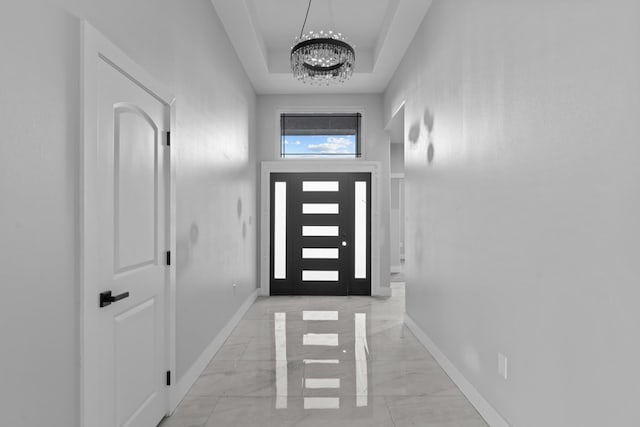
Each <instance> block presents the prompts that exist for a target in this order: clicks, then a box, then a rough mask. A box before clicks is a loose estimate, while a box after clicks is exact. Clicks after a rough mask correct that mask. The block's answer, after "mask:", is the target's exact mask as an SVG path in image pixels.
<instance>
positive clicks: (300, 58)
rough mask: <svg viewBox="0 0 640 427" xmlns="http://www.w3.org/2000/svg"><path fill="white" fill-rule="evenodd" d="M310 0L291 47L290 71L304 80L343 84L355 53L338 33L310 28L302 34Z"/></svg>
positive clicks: (317, 82)
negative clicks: (300, 27)
mask: <svg viewBox="0 0 640 427" xmlns="http://www.w3.org/2000/svg"><path fill="white" fill-rule="evenodd" d="M310 8H311V0H309V6H308V7H307V15H306V16H305V18H304V23H303V24H302V29H301V30H300V36H299V37H296V38H295V40H294V43H295V44H294V46H293V47H292V48H291V71H292V72H293V76H294V77H295V78H297V79H298V80H300V81H301V82H303V83H310V84H315V85H326V86H328V85H330V84H333V83H342V82H344V81H345V80H347V79H348V78H349V77H351V75H352V74H353V67H354V64H355V60H356V54H355V51H354V50H353V47H352V46H351V45H350V44H349V43H347V41H346V39H345V37H343V36H342V34H341V33H334V32H333V31H328V32H324V31H319V32H315V31H310V32H309V33H306V34H304V26H305V25H306V23H307V17H308V16H309V9H310Z"/></svg>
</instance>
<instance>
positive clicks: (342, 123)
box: [280, 113, 362, 159]
mask: <svg viewBox="0 0 640 427" xmlns="http://www.w3.org/2000/svg"><path fill="white" fill-rule="evenodd" d="M361 117H362V116H361V114H360V113H283V114H281V115H280V157H282V158H297V159H299V158H318V157H319V158H322V157H324V158H347V159H354V158H358V157H360V156H361V151H360V148H361V145H360V122H361Z"/></svg>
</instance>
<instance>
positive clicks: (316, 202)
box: [270, 173, 371, 295]
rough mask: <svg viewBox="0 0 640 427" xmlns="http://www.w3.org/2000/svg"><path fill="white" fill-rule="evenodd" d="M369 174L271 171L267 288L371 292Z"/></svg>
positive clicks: (325, 292)
mask: <svg viewBox="0 0 640 427" xmlns="http://www.w3.org/2000/svg"><path fill="white" fill-rule="evenodd" d="M370 205H371V174H370V173H272V174H271V224H270V225H271V260H270V261H271V270H270V274H271V276H270V277H271V278H270V282H271V294H272V295H350V294H351V295H370V294H371V278H370V276H371V274H370V271H371V263H370V258H371V247H370V246H371V242H370V239H371V206H370Z"/></svg>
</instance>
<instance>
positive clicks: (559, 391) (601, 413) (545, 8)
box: [385, 0, 640, 427]
mask: <svg viewBox="0 0 640 427" xmlns="http://www.w3.org/2000/svg"><path fill="white" fill-rule="evenodd" d="M639 40H640V3H638V2H637V1H633V0H613V1H612V0H607V1H604V0H589V1H580V2H577V1H541V2H540V1H539V2H513V1H508V0H486V1H482V2H477V1H472V0H435V1H434V3H433V5H432V6H431V10H430V11H429V13H428V15H427V17H426V19H425V21H424V22H423V24H422V26H421V28H420V29H419V31H418V33H417V35H416V37H415V39H414V41H413V43H412V45H411V47H410V49H409V51H408V52H407V55H406V56H405V58H404V60H403V62H402V64H401V66H400V68H399V70H398V71H397V72H396V74H395V76H394V78H393V80H392V82H391V84H390V85H389V87H388V89H387V91H386V93H385V118H386V119H387V120H388V119H389V118H390V115H391V112H392V111H394V110H395V109H396V108H398V107H399V106H400V104H401V102H402V101H404V100H406V104H405V129H406V130H407V139H406V141H405V144H406V151H405V167H406V185H407V187H406V199H407V215H408V221H407V233H406V235H407V249H406V254H407V260H406V270H407V290H406V292H407V312H408V314H409V315H410V316H411V317H412V318H413V319H414V320H415V321H416V322H417V324H418V325H419V326H420V327H421V328H422V329H423V330H424V331H425V332H426V333H427V335H428V336H429V337H430V338H431V339H432V340H433V341H434V342H435V343H436V344H437V346H438V347H439V348H440V349H441V350H442V352H444V354H445V355H446V356H447V358H448V359H449V360H450V361H451V362H453V364H454V365H455V366H456V367H457V369H458V370H460V371H461V372H462V373H463V374H464V376H465V377H466V378H467V379H468V380H469V381H470V382H471V383H472V384H473V385H474V386H475V387H476V388H477V389H478V390H479V391H480V392H481V393H482V394H483V395H484V397H485V398H486V399H487V400H488V401H489V402H490V403H491V404H492V405H493V406H494V407H495V408H496V409H497V410H498V411H499V412H500V413H501V414H502V416H503V417H504V418H505V419H506V420H507V421H508V422H509V423H510V424H511V425H513V426H518V427H528V426H531V427H539V426H549V427H552V426H558V427H569V426H576V427H588V426H594V427H600V426H631V425H640V412H638V411H637V409H636V407H637V397H638V396H639V395H640V368H639V367H638V360H640V341H639V340H638V331H640V310H638V301H640V286H638V278H639V277H640V263H639V262H638V254H639V253H640V246H639V245H640V243H639V242H640V221H638V218H640V179H639V178H640V177H639V174H640V172H639V171H640V168H639V166H638V159H639V158H640V144H638V117H639V116H640V49H638V41H639ZM430 115H433V128H432V132H429V131H428V126H427V124H429V123H430V119H429V116H430ZM429 145H431V146H432V149H431V150H429ZM430 152H431V155H430ZM430 159H431V161H430ZM498 352H502V353H504V354H505V355H507V357H508V360H509V364H508V366H509V378H508V380H506V381H505V380H503V379H501V378H500V377H499V376H498V374H497V353H498Z"/></svg>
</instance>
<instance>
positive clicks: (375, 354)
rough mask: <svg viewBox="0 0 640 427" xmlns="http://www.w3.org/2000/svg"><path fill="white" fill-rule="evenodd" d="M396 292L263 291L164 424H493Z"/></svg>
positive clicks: (399, 289)
mask: <svg viewBox="0 0 640 427" xmlns="http://www.w3.org/2000/svg"><path fill="white" fill-rule="evenodd" d="M404 299H405V296H404V284H401V283H392V295H391V297H389V298H373V297H270V298H259V299H258V300H257V301H256V302H255V303H254V304H253V305H252V306H251V308H250V309H249V311H248V312H247V313H246V314H245V316H244V317H243V319H242V320H241V321H240V323H239V324H238V326H237V327H236V328H235V330H234V331H233V333H232V334H231V336H229V338H228V339H227V341H226V342H225V344H224V345H223V346H222V348H221V349H220V350H219V351H218V353H217V354H216V355H215V357H214V358H213V360H211V362H210V363H209V366H208V367H207V368H206V369H205V371H204V372H203V373H202V375H201V376H200V378H199V379H198V380H197V381H196V383H195V384H194V385H193V387H192V388H191V390H190V391H189V393H188V394H187V396H186V397H185V398H184V400H183V401H182V403H180V405H179V406H178V408H177V409H176V411H175V413H174V414H173V415H172V416H171V417H169V418H166V419H165V420H164V421H163V422H162V423H160V427H218V426H220V427H245V426H246V427H253V426H260V427H262V426H265V427H287V426H331V427H340V426H349V427H360V426H363V427H365V426H366V427H377V426H380V427H404V426H424V427H486V426H487V424H486V423H485V422H484V420H483V419H482V418H481V417H480V415H479V414H478V413H477V412H476V410H475V409H474V408H473V406H472V405H471V404H470V403H469V402H468V401H467V399H466V398H465V397H464V395H463V394H462V393H461V392H460V390H458V388H457V387H456V386H455V384H454V383H453V382H452V381H451V380H450V379H449V377H448V376H447V375H446V374H445V372H444V371H443V370H442V368H441V367H440V366H439V365H438V363H437V362H436V361H435V360H434V359H433V357H432V356H431V354H430V353H429V352H428V351H427V350H426V349H425V348H424V347H423V346H422V345H421V344H420V343H419V342H418V340H417V339H416V338H415V337H414V336H413V334H412V333H411V332H410V331H409V330H408V329H407V327H406V326H405V325H404V314H403V313H404Z"/></svg>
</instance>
